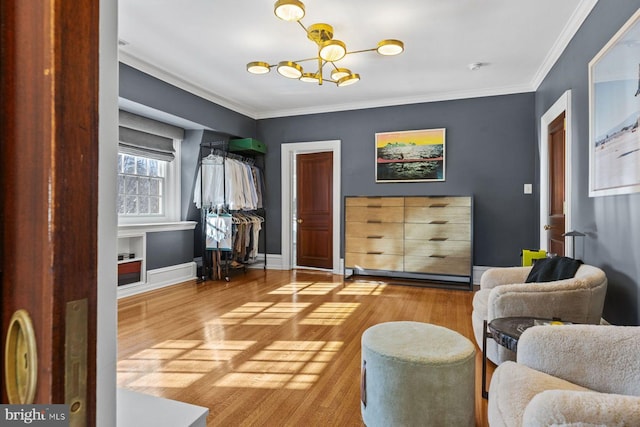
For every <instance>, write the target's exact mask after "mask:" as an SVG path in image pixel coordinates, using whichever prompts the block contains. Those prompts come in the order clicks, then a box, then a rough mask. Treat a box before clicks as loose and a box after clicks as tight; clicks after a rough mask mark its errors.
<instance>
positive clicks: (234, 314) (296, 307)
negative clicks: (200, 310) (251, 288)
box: [217, 302, 311, 325]
mask: <svg viewBox="0 0 640 427" xmlns="http://www.w3.org/2000/svg"><path fill="white" fill-rule="evenodd" d="M310 305H311V303H307V302H278V303H272V302H268V303H255V302H249V303H246V304H243V305H241V306H240V307H238V308H235V309H233V310H231V311H229V312H227V313H225V314H223V315H221V316H220V318H219V319H217V322H218V323H220V324H223V325H281V324H283V323H284V322H286V321H287V320H289V319H292V318H293V317H295V316H296V315H297V314H298V313H300V312H302V311H303V310H305V309H306V308H307V307H309V306H310Z"/></svg>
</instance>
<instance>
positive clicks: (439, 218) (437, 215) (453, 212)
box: [404, 206, 471, 224]
mask: <svg viewBox="0 0 640 427" xmlns="http://www.w3.org/2000/svg"><path fill="white" fill-rule="evenodd" d="M470 217H471V208H470V207H468V206H447V207H444V208H430V207H421V206H406V207H405V208H404V220H405V221H406V222H417V223H426V224H434V223H435V224H469V221H470Z"/></svg>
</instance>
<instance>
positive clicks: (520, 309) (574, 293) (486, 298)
mask: <svg viewBox="0 0 640 427" xmlns="http://www.w3.org/2000/svg"><path fill="white" fill-rule="evenodd" d="M529 271H531V267H504V268H490V269H489V270H487V271H485V272H484V274H483V275H482V277H481V278H480V290H479V291H477V292H476V294H475V295H474V297H473V312H472V315H471V322H472V324H473V333H474V335H475V339H476V342H477V343H478V346H479V347H480V348H482V342H483V329H484V321H485V320H486V321H488V322H490V321H491V320H493V319H496V318H499V317H519V316H525V317H542V318H554V317H557V318H560V319H562V320H565V321H569V322H574V323H587V324H589V323H590V324H598V323H600V319H601V317H602V308H603V306H604V298H605V295H606V292H607V277H606V276H605V274H604V272H603V271H602V270H601V269H599V268H597V267H593V266H590V265H586V264H583V265H581V266H580V268H579V269H578V271H577V272H576V274H575V276H574V277H573V278H571V279H564V280H558V281H555V282H544V283H524V282H525V280H526V278H527V276H528V275H529ZM487 358H488V359H489V360H491V361H492V362H494V363H495V364H500V363H502V362H503V361H505V360H515V354H514V353H513V352H512V351H511V350H508V349H506V348H504V347H502V346H499V345H498V344H497V343H496V342H495V341H493V340H491V339H489V340H487Z"/></svg>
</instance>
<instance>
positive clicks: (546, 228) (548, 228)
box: [543, 224, 553, 231]
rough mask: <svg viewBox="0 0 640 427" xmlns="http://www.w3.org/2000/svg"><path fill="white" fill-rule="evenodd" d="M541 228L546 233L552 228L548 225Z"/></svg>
mask: <svg viewBox="0 0 640 427" xmlns="http://www.w3.org/2000/svg"><path fill="white" fill-rule="evenodd" d="M543 228H544V229H545V230H547V231H548V230H551V229H552V228H553V227H551V226H550V225H548V224H546V225H545V226H544V227H543Z"/></svg>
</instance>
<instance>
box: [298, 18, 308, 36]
mask: <svg viewBox="0 0 640 427" xmlns="http://www.w3.org/2000/svg"><path fill="white" fill-rule="evenodd" d="M296 22H297V23H298V24H300V26H301V27H302V29H303V30H304V32H305V33H307V34H309V30H307V27H305V26H304V24H303V23H302V21H300V20H298V21H296Z"/></svg>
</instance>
